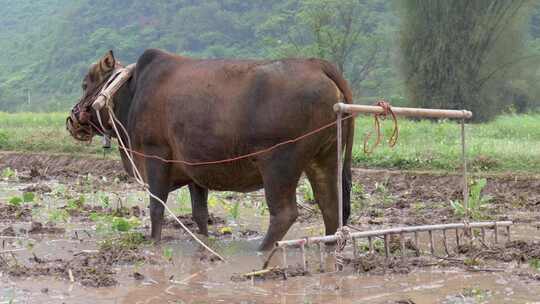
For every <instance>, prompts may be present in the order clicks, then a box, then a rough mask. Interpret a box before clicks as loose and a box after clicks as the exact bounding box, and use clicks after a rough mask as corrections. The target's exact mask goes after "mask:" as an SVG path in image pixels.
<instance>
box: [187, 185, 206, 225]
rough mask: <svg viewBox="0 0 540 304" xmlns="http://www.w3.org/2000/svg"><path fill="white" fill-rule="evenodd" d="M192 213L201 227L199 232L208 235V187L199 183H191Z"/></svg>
mask: <svg viewBox="0 0 540 304" xmlns="http://www.w3.org/2000/svg"><path fill="white" fill-rule="evenodd" d="M189 194H190V197H191V214H192V216H193V220H194V221H195V223H197V226H198V227H199V233H200V234H202V235H205V236H208V189H206V188H203V187H201V186H199V185H197V184H194V183H191V184H189Z"/></svg>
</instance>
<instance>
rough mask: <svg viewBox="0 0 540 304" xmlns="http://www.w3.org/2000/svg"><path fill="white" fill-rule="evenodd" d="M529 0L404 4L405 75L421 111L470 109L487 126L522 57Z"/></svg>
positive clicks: (502, 104)
mask: <svg viewBox="0 0 540 304" xmlns="http://www.w3.org/2000/svg"><path fill="white" fill-rule="evenodd" d="M528 2H529V1H528V0H475V1H470V0H453V1H447V0H430V1H425V0H405V1H403V16H402V21H403V24H402V32H401V50H402V65H401V67H402V72H403V76H404V79H405V82H406V87H407V91H408V95H409V98H410V101H411V102H412V103H413V104H414V105H416V106H420V107H435V108H437V107H444V108H455V109H462V108H466V109H470V110H472V111H473V112H475V118H476V120H487V119H490V118H491V117H493V116H494V115H495V114H497V113H499V112H500V111H501V110H502V109H503V108H504V107H505V106H507V105H508V102H506V101H505V100H504V99H503V98H501V89H502V88H508V84H509V81H510V79H508V77H507V76H508V75H510V74H511V73H510V71H511V69H512V68H514V67H515V66H516V65H515V63H516V62H519V61H520V60H522V59H523V58H524V56H525V54H524V50H525V48H524V43H523V41H524V35H523V33H524V32H525V31H524V30H523V27H524V25H525V22H524V20H526V18H525V17H524V16H525V15H527V12H526V8H527V6H528V5H527V4H528Z"/></svg>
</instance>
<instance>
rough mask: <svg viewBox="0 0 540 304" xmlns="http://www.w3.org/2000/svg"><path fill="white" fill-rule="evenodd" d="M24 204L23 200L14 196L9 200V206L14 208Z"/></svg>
mask: <svg viewBox="0 0 540 304" xmlns="http://www.w3.org/2000/svg"><path fill="white" fill-rule="evenodd" d="M22 203H23V199H22V198H21V197H19V196H13V197H11V198H10V199H9V200H8V205H11V206H14V207H20V206H21V205H22Z"/></svg>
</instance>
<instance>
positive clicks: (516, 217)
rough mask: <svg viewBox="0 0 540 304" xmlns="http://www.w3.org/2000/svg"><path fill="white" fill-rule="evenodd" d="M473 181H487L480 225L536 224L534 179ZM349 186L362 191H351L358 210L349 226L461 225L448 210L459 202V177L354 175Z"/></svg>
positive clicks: (537, 181) (538, 199) (538, 189)
mask: <svg viewBox="0 0 540 304" xmlns="http://www.w3.org/2000/svg"><path fill="white" fill-rule="evenodd" d="M472 178H473V179H480V178H486V180H487V186H486V187H485V188H484V189H483V191H482V195H483V196H487V197H490V198H491V199H490V201H489V204H487V206H486V208H485V210H482V214H481V215H482V218H480V219H481V220H512V221H514V222H518V223H530V222H537V221H540V216H539V214H538V212H537V211H538V208H539V205H540V178H539V177H538V176H534V175H510V174H500V175H484V176H482V175H477V176H473V177H472ZM353 181H354V183H355V184H356V185H362V186H361V187H362V189H360V191H358V190H357V191H356V193H354V188H353V208H354V204H355V203H356V204H357V206H360V207H359V208H357V209H360V210H359V212H355V213H354V214H353V216H352V217H351V223H352V224H356V225H360V226H372V225H384V224H390V225H398V224H401V225H424V224H435V223H449V222H455V221H459V220H460V217H459V216H456V214H454V212H453V210H452V208H451V206H450V201H452V200H462V197H463V195H462V184H463V179H462V177H461V176H460V175H457V174H433V173H431V174H430V173H418V172H416V173H415V172H399V171H386V170H359V169H357V170H354V176H353ZM516 210H519V211H521V212H522V213H516V212H515V211H516ZM527 211H532V212H529V213H527Z"/></svg>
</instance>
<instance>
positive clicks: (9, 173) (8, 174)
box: [0, 167, 17, 181]
mask: <svg viewBox="0 0 540 304" xmlns="http://www.w3.org/2000/svg"><path fill="white" fill-rule="evenodd" d="M0 176H1V177H2V179H3V180H5V181H8V180H13V179H17V171H15V170H13V169H11V168H10V167H7V168H5V169H4V170H2V173H1V174H0Z"/></svg>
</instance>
